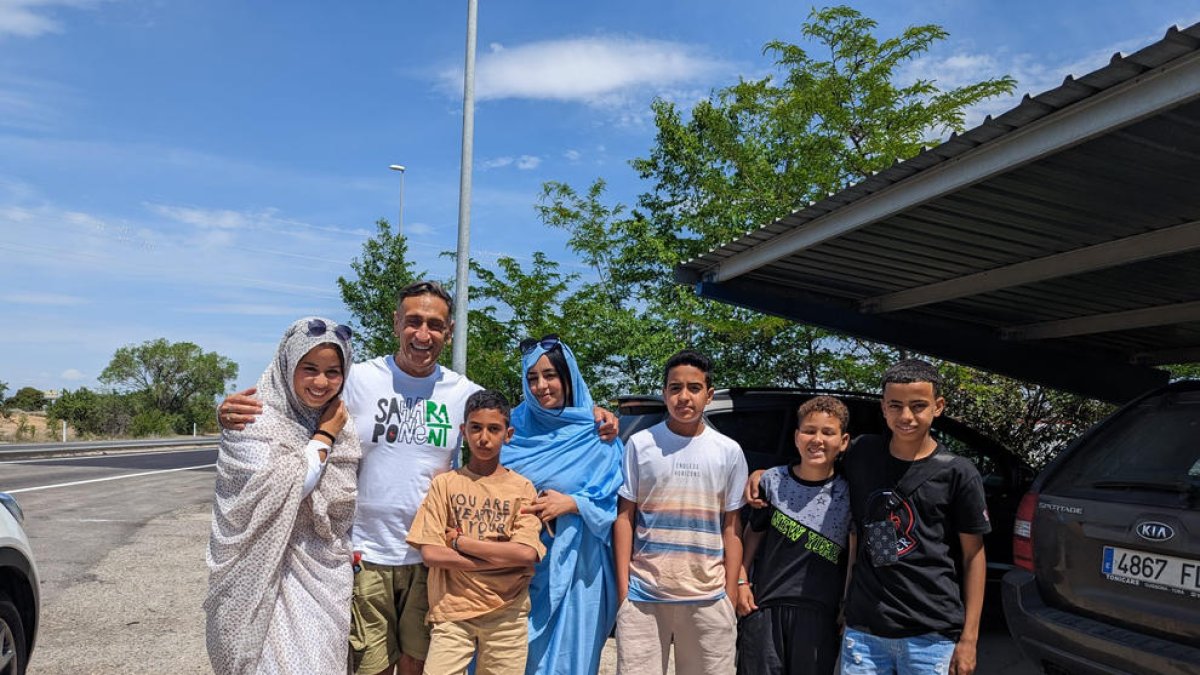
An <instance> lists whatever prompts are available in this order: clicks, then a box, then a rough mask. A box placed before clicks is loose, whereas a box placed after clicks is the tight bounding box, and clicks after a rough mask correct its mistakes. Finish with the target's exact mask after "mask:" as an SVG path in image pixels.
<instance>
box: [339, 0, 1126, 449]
mask: <svg viewBox="0 0 1200 675" xmlns="http://www.w3.org/2000/svg"><path fill="white" fill-rule="evenodd" d="M876 29H877V25H876V23H875V22H874V21H873V20H871V19H870V18H868V17H865V16H863V15H862V14H861V13H859V12H858V11H856V10H854V9H852V8H849V7H845V6H839V7H832V8H826V9H821V10H815V11H814V12H813V13H812V14H811V15H810V16H809V19H808V21H807V22H806V23H805V24H804V25H803V26H802V27H801V29H800V38H801V43H792V42H788V41H783V40H777V41H773V42H770V43H768V44H767V45H766V46H765V47H764V51H765V53H767V54H769V55H771V56H772V57H774V60H775V64H774V65H775V67H774V70H773V71H772V72H771V73H770V74H769V75H767V76H764V77H762V78H759V79H743V80H740V81H738V82H736V83H734V84H732V85H730V86H727V87H724V88H721V89H718V90H716V91H714V92H713V93H712V94H711V95H710V96H708V97H707V98H706V99H705V100H702V101H700V102H699V103H698V104H696V105H695V106H693V107H692V108H691V109H687V108H685V107H683V106H681V105H679V104H676V103H673V102H671V101H667V100H657V101H655V102H654V103H653V104H652V113H653V116H654V124H655V138H654V142H653V144H652V146H651V147H650V148H649V150H648V152H647V154H646V155H645V156H643V157H640V158H636V159H634V160H632V162H631V164H632V166H633V168H634V169H635V170H636V171H637V172H638V174H639V176H640V177H641V178H642V179H643V180H644V181H645V185H646V189H645V191H644V192H643V193H642V194H640V195H639V196H638V197H637V198H636V201H635V202H634V204H635V206H634V207H633V208H630V207H628V206H626V205H625V204H624V203H621V202H620V201H619V200H616V199H613V198H612V197H611V196H610V195H609V194H608V191H607V185H606V183H605V182H604V180H602V179H598V180H596V181H594V182H593V183H591V184H590V185H588V186H587V187H586V188H583V189H578V188H576V187H573V186H571V185H567V184H565V183H560V182H549V183H546V184H545V185H544V186H543V190H542V193H541V195H540V198H539V200H538V205H537V213H538V216H539V218H540V219H541V221H542V223H543V224H544V225H546V226H548V227H550V228H554V229H559V230H562V231H564V232H565V233H566V234H567V237H568V239H567V244H568V246H569V248H570V249H571V251H572V252H573V253H574V254H576V255H577V256H578V257H579V259H580V260H581V261H582V262H583V263H584V264H585V265H587V266H588V268H589V271H588V273H587V274H582V275H576V274H571V273H566V272H564V271H563V269H562V268H561V266H560V265H559V264H558V263H557V262H555V261H553V260H550V259H548V258H547V257H546V256H544V255H543V254H541V253H531V255H532V259H531V260H530V261H529V262H521V261H518V260H517V259H515V258H501V259H500V260H499V261H498V262H497V264H496V265H494V266H487V267H484V266H481V265H479V264H478V263H476V264H473V265H472V269H473V271H474V274H475V276H476V278H477V279H478V285H477V286H476V287H474V288H473V289H472V307H471V311H470V326H469V328H470V331H469V340H470V345H469V349H468V359H469V361H468V375H470V376H471V378H472V379H474V380H475V381H477V382H479V383H480V384H483V385H485V386H489V387H494V388H498V389H501V390H502V391H505V392H507V393H509V394H515V393H516V392H518V391H519V390H520V379H519V378H520V373H519V372H517V370H518V369H517V368H516V363H517V362H518V358H519V355H518V354H517V349H516V345H517V342H518V341H519V340H520V339H521V338H523V337H527V336H531V337H540V336H541V335H543V334H545V333H550V332H553V333H558V334H560V335H561V336H562V337H563V339H564V340H566V341H567V342H568V343H569V344H570V345H571V346H572V348H573V349H574V351H575V352H576V354H577V356H579V361H580V364H581V367H582V368H583V370H584V375H585V377H586V378H587V380H588V382H589V384H590V385H591V387H592V390H593V392H594V394H595V395H596V399H597V400H598V401H604V400H605V399H609V398H610V397H611V396H613V395H615V394H618V393H646V392H653V391H656V390H657V389H658V382H659V377H660V374H659V369H660V368H661V365H662V363H663V362H664V360H665V359H666V358H667V357H668V356H669V355H670V354H671V353H672V352H673V351H675V350H677V349H679V348H680V347H683V346H693V347H696V348H698V349H701V350H703V351H705V352H707V353H709V354H710V355H712V356H713V357H714V360H715V364H716V368H717V372H716V373H715V374H714V375H715V379H716V381H717V382H718V383H719V384H720V385H721V386H805V387H814V388H817V387H826V388H843V389H849V390H858V391H878V388H879V382H880V378H881V374H882V372H883V370H884V368H886V366H887V365H888V364H890V363H892V362H893V361H895V360H896V359H897V358H900V357H902V356H909V355H911V354H908V353H906V352H904V351H903V350H898V349H895V348H892V347H889V346H886V345H880V344H875V343H870V342H864V341H861V340H856V339H853V338H851V337H849V336H843V335H837V334H834V333H830V332H828V331H824V330H821V329H819V328H816V327H813V326H806V325H802V324H797V323H794V322H791V321H787V320H784V319H780V318H778V317H772V316H765V315H762V314H758V313H756V312H752V311H748V310H744V309H740V308H736V307H732V306H729V305H725V304H721V303H715V302H710V301H705V300H702V299H700V298H697V297H696V296H695V294H694V293H692V291H691V289H689V288H687V287H684V286H680V285H678V284H676V283H675V282H674V280H673V278H672V277H673V274H672V271H673V268H674V266H675V265H677V264H679V263H680V262H683V261H686V260H688V259H691V258H693V257H695V256H697V255H700V254H702V253H704V252H707V251H708V250H710V249H712V248H714V247H716V246H718V245H720V244H722V243H724V242H726V241H729V240H731V239H733V238H736V237H738V236H740V235H742V234H743V233H745V232H746V231H747V230H750V229H753V228H757V227H759V226H761V225H763V224H765V223H769V222H771V221H773V220H775V219H777V218H779V217H782V216H784V215H786V214H788V213H790V212H792V211H795V210H797V209H799V208H802V207H804V206H805V205H806V204H809V203H811V202H813V201H815V200H818V199H821V198H822V197H824V196H825V195H827V194H829V193H832V192H836V191H839V190H842V189H844V188H846V187H848V186H850V185H853V184H855V183H858V182H860V181H862V180H864V179H866V178H868V177H869V176H871V175H872V174H874V173H876V172H878V171H880V170H882V169H885V168H887V167H889V166H891V165H892V164H893V163H894V162H896V161H900V160H904V159H907V158H909V157H912V156H914V155H916V154H917V153H919V152H920V151H921V149H922V148H923V147H924V146H926V145H930V144H933V143H935V142H937V141H938V139H940V138H941V137H944V136H945V135H947V134H949V133H950V132H954V131H961V130H962V129H963V127H964V119H965V111H966V110H967V109H968V108H970V107H971V106H973V105H975V104H978V103H980V102H982V101H985V100H987V99H989V98H991V97H994V96H998V95H1002V94H1006V93H1009V92H1011V91H1012V90H1013V88H1014V85H1015V82H1014V80H1013V79H1012V78H1011V77H1007V76H1002V77H996V78H990V79H984V80H981V81H979V82H975V83H971V84H967V85H965V86H961V87H954V88H948V89H944V88H942V87H940V86H938V84H937V83H936V82H935V81H933V80H930V79H925V78H921V77H918V78H917V79H915V80H913V81H907V80H906V79H905V77H906V76H907V74H908V73H911V72H913V71H914V63H915V60H916V59H918V58H919V57H921V56H923V55H925V54H927V53H928V52H929V50H930V49H931V48H932V47H933V46H934V45H936V44H937V43H938V42H939V41H941V40H943V39H945V37H946V32H945V31H944V30H943V29H942V28H941V27H939V26H936V25H920V26H913V27H910V28H908V29H906V30H904V31H902V32H901V33H899V34H897V35H893V36H878V35H877V34H876V33H877V30H876ZM378 239H379V243H378V244H377V245H375V246H373V247H368V246H364V251H363V257H362V258H361V259H358V260H356V261H355V270H356V271H357V272H359V276H360V283H364V284H365V285H364V286H363V288H365V289H366V290H365V291H363V292H362V293H361V294H360V295H361V296H362V297H366V296H367V295H368V294H367V292H366V291H370V290H374V291H376V292H387V293H391V292H394V289H396V288H398V287H399V285H401V281H400V280H401V279H402V280H403V282H407V281H409V280H411V278H412V277H411V275H408V270H409V267H408V265H407V263H405V262H404V258H403V256H404V253H405V249H404V247H403V240H402V239H401V238H399V237H398V236H393V235H391V233H390V230H387V228H386V227H385V226H384V224H383V221H381V226H380V235H379V237H378ZM389 264H391V265H392V267H391V268H389V267H388V265H389ZM385 269H390V270H392V272H393V274H394V275H395V276H393V277H388V276H387V275H386V274H385V273H384V270H385ZM364 271H370V272H373V273H374V275H373V276H372V275H367V274H365V273H364ZM406 275H407V276H406ZM339 284H340V285H342V288H343V297H344V298H345V299H346V300H347V306H348V307H350V308H351V311H352V312H354V313H355V316H356V317H359V320H360V321H363V322H364V324H367V325H369V322H370V321H371V320H376V319H380V318H384V317H388V319H387V321H388V323H387V325H386V326H385V325H382V324H381V325H380V331H381V335H383V336H384V337H386V340H387V341H388V344H389V346H388V347H386V348H383V347H376V348H374V349H371V350H370V352H368V353H370V354H379V353H386V352H388V351H391V350H393V349H394V347H393V346H391V344H392V343H391V342H390V341H391V325H390V316H391V305H390V304H389V303H390V300H391V299H390V297H388V299H387V302H383V301H380V302H378V303H377V304H375V305H371V304H369V303H365V302H363V303H358V304H352V302H351V298H352V297H359V296H351V295H348V294H347V291H346V285H345V283H344V282H343V280H339ZM941 365H942V367H943V368H944V370H945V371H946V372H947V375H948V378H949V381H950V385H951V386H950V387H948V391H949V393H950V394H951V413H952V414H954V415H955V416H957V417H960V418H962V419H964V421H966V422H968V423H970V424H972V425H974V426H976V427H978V428H980V429H982V430H984V431H985V432H987V433H989V434H991V435H992V436H994V437H996V438H997V439H998V440H1000V441H1003V442H1005V443H1007V444H1008V445H1010V446H1011V447H1013V448H1014V449H1016V450H1018V452H1020V453H1021V454H1023V455H1025V456H1027V457H1028V458H1030V460H1031V461H1032V462H1033V463H1035V464H1040V463H1041V462H1042V461H1044V459H1045V458H1046V457H1047V456H1048V455H1049V454H1050V453H1052V452H1053V451H1054V450H1055V449H1057V446H1058V445H1060V444H1061V443H1062V442H1063V441H1064V440H1065V439H1067V438H1070V437H1072V436H1074V435H1076V434H1077V433H1078V432H1079V431H1081V430H1082V429H1083V428H1084V427H1086V426H1087V425H1089V424H1091V423H1092V422H1093V421H1094V420H1096V419H1098V418H1099V416H1101V415H1102V414H1103V413H1104V412H1106V411H1107V410H1108V408H1107V406H1105V405H1103V404H1099V403H1096V402H1094V401H1090V400H1087V399H1083V398H1081V397H1076V396H1071V395H1067V394H1064V393H1062V392H1056V391H1053V390H1048V389H1044V388H1040V387H1035V386H1031V385H1027V384H1024V383H1020V382H1017V381H1014V380H1011V379H1008V378H1003V377H1000V376H996V375H994V374H989V373H983V372H980V371H976V370H972V369H969V368H965V367H962V366H958V365H955V364H948V363H943V364H941Z"/></svg>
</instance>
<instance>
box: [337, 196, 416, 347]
mask: <svg viewBox="0 0 1200 675" xmlns="http://www.w3.org/2000/svg"><path fill="white" fill-rule="evenodd" d="M375 228H376V232H375V236H374V237H371V238H370V239H367V240H366V241H365V242H363V247H362V254H361V255H360V256H358V257H357V258H355V259H354V260H353V261H352V262H351V263H350V267H351V269H353V270H354V273H355V275H356V276H355V278H354V279H347V278H346V277H340V276H339V277H338V280H337V283H338V290H339V291H340V292H341V296H342V302H343V303H345V305H346V308H347V309H349V310H350V314H351V315H352V316H353V317H354V321H353V322H352V323H351V325H352V327H353V328H354V349H355V352H356V353H355V356H356V358H357V360H359V361H365V360H367V359H371V358H374V357H376V356H382V355H384V354H393V353H395V352H396V348H397V347H398V346H399V345H398V344H397V342H396V334H395V330H394V326H393V314H394V313H395V311H396V294H397V293H399V292H400V289H401V288H404V287H405V286H407V285H408V284H410V283H412V282H414V281H416V280H417V279H418V278H423V276H424V272H422V273H421V274H420V275H414V273H413V269H412V267H413V265H412V263H411V262H409V260H408V240H407V239H405V238H404V235H402V234H399V233H397V232H393V231H392V227H391V226H390V225H389V224H388V221H387V220H386V219H383V218H380V219H379V220H378V221H376V223H375Z"/></svg>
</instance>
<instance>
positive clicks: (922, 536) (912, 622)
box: [842, 435, 992, 639]
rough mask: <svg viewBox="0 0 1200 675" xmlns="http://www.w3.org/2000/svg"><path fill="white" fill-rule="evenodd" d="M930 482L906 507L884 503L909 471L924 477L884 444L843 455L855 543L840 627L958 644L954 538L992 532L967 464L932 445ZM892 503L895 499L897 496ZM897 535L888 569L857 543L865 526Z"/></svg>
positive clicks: (877, 441)
mask: <svg viewBox="0 0 1200 675" xmlns="http://www.w3.org/2000/svg"><path fill="white" fill-rule="evenodd" d="M942 453H945V455H946V456H948V457H949V461H941V462H937V468H936V471H935V472H934V473H933V475H932V476H931V477H930V478H929V479H928V480H926V481H925V482H923V483H921V485H920V486H919V487H917V488H916V490H914V491H913V493H912V495H910V497H909V498H908V499H907V500H905V499H898V498H893V499H892V500H891V503H892V504H897V505H896V506H895V507H894V508H890V509H889V508H888V506H889V503H888V502H889V499H888V497H889V495H891V493H892V491H893V489H894V488H895V487H896V484H897V482H898V481H900V479H901V478H902V477H903V476H904V474H905V473H907V472H908V471H921V470H928V469H930V467H929V466H919V465H923V464H924V463H925V462H929V461H930V460H931V459H932V458H933V455H931V456H930V457H926V458H924V459H920V460H917V461H916V462H906V461H904V460H900V459H896V458H895V457H892V455H891V453H890V452H889V451H888V444H887V439H886V438H884V437H882V436H873V435H872V436H861V437H859V438H857V439H855V442H854V443H853V445H851V446H850V449H849V450H848V451H847V452H846V453H845V455H844V459H843V463H842V469H843V475H845V476H846V480H847V481H849V483H850V507H851V511H852V512H853V515H854V525H855V530H856V531H857V532H858V535H859V544H858V555H857V557H856V559H855V565H854V574H853V578H852V579H851V581H850V595H849V599H848V601H847V603H846V623H847V625H849V626H852V627H854V628H857V629H859V630H864V631H866V632H868V633H871V634H872V635H877V636H880V637H887V638H903V637H912V636H914V635H921V634H924V633H941V634H943V635H946V636H948V637H950V638H952V639H958V635H959V634H960V633H961V631H962V625H963V603H962V596H961V592H960V582H961V579H960V572H959V566H960V560H959V557H960V556H961V553H960V551H961V548H960V545H959V540H958V535H959V533H966V534H986V533H987V532H990V531H991V529H992V528H991V523H989V522H988V516H987V504H986V502H985V500H984V493H983V480H982V479H981V478H980V477H979V472H978V471H977V470H976V469H975V466H974V465H973V464H971V462H970V461H968V460H966V459H964V458H962V457H959V456H957V455H954V454H952V453H950V451H949V450H947V449H946V448H945V446H943V445H942V444H940V443H939V444H938V446H937V449H935V450H934V455H940V454H942ZM897 497H898V496H897ZM878 520H887V521H890V522H891V523H892V524H893V525H894V526H895V528H896V553H897V556H898V558H899V561H898V562H897V563H896V564H894V565H889V566H884V567H875V566H874V565H873V564H872V563H871V558H870V554H869V552H868V550H867V548H868V547H867V546H866V545H865V542H864V540H863V534H864V528H865V527H866V523H867V522H869V521H878Z"/></svg>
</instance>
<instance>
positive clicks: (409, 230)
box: [404, 223, 437, 246]
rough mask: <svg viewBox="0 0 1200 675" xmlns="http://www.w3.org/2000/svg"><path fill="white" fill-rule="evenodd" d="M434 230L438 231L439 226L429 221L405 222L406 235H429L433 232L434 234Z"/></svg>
mask: <svg viewBox="0 0 1200 675" xmlns="http://www.w3.org/2000/svg"><path fill="white" fill-rule="evenodd" d="M434 232H437V228H435V227H434V226H432V225H430V224H429V223H405V224H404V234H405V236H409V237H412V236H417V237H428V236H430V235H431V234H433V233H434ZM409 245H410V246H411V245H412V244H411V243H410V244H409Z"/></svg>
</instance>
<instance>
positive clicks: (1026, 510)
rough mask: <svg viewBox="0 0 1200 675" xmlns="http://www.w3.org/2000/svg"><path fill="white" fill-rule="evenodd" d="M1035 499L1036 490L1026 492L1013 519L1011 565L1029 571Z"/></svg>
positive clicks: (1031, 564) (1031, 557)
mask: <svg viewBox="0 0 1200 675" xmlns="http://www.w3.org/2000/svg"><path fill="white" fill-rule="evenodd" d="M1037 500H1038V496H1037V493H1036V492H1026V493H1025V496H1024V497H1021V503H1020V504H1019V505H1017V517H1016V519H1015V520H1013V545H1012V550H1013V565H1015V566H1016V567H1019V568H1021V569H1023V570H1027V571H1029V572H1032V571H1033V514H1034V512H1035V511H1037Z"/></svg>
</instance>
